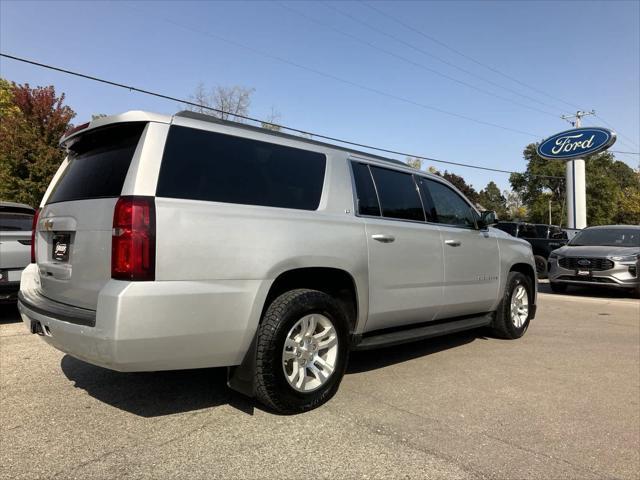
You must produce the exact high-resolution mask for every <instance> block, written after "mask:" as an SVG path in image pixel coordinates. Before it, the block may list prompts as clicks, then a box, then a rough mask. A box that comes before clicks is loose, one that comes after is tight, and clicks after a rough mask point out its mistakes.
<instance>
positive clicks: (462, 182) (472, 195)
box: [429, 167, 480, 205]
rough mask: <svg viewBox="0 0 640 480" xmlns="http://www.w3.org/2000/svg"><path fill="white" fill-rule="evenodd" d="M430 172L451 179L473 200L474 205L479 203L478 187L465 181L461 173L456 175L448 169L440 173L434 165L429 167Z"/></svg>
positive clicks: (454, 184) (455, 185) (450, 180)
mask: <svg viewBox="0 0 640 480" xmlns="http://www.w3.org/2000/svg"><path fill="white" fill-rule="evenodd" d="M429 172H430V173H433V174H435V175H438V176H440V177H442V178H444V179H445V180H447V181H449V182H450V183H452V184H453V186H454V187H456V188H457V189H458V190H460V191H461V192H462V193H463V194H464V196H465V197H467V198H468V199H469V200H471V202H472V203H473V204H474V205H475V204H476V203H479V200H480V199H479V196H478V192H477V191H476V189H475V188H473V185H469V184H468V183H467V182H465V180H464V178H462V177H461V176H460V175H456V174H455V173H450V172H448V171H446V170H445V171H444V173H440V172H439V171H438V170H436V169H435V168H434V167H429Z"/></svg>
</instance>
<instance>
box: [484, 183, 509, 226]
mask: <svg viewBox="0 0 640 480" xmlns="http://www.w3.org/2000/svg"><path fill="white" fill-rule="evenodd" d="M478 203H480V205H482V206H483V207H484V208H485V209H487V210H494V211H495V212H496V213H497V214H498V218H500V219H504V218H506V217H507V199H506V198H505V196H504V195H503V194H502V192H500V189H499V188H498V186H497V185H496V184H495V182H489V183H488V184H487V186H486V187H485V188H484V189H483V190H480V193H479V194H478Z"/></svg>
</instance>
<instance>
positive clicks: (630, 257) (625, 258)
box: [609, 253, 638, 262]
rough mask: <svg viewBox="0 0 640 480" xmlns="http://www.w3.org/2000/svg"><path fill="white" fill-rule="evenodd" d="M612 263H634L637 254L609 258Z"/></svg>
mask: <svg viewBox="0 0 640 480" xmlns="http://www.w3.org/2000/svg"><path fill="white" fill-rule="evenodd" d="M609 258H610V259H611V260H613V261H614V262H635V261H636V260H638V254H637V253H636V254H633V255H615V256H613V257H609Z"/></svg>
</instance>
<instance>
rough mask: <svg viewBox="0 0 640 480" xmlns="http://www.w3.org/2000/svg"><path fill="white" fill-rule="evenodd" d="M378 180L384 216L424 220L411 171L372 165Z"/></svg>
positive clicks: (375, 178) (377, 184)
mask: <svg viewBox="0 0 640 480" xmlns="http://www.w3.org/2000/svg"><path fill="white" fill-rule="evenodd" d="M370 168H371V173H372V174H373V179H374V180H375V182H376V188H377V190H378V196H379V197H380V205H381V207H382V216H384V217H389V218H400V219H403V220H418V221H424V211H423V210H422V202H421V201H420V196H419V195H418V189H417V188H416V184H415V182H414V181H413V176H412V175H411V174H409V173H402V172H398V171H395V170H387V169H386V168H380V167H374V166H370Z"/></svg>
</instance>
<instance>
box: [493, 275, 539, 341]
mask: <svg viewBox="0 0 640 480" xmlns="http://www.w3.org/2000/svg"><path fill="white" fill-rule="evenodd" d="M532 302H533V285H532V284H531V280H530V279H529V278H528V277H527V276H525V275H523V274H522V273H520V272H509V276H508V277H507V285H506V288H505V291H504V296H503V297H502V301H501V302H500V305H499V306H498V311H497V312H496V318H495V319H494V320H493V323H492V325H491V328H492V330H493V333H494V334H495V335H496V336H498V337H500V338H507V339H515V338H520V337H521V336H522V335H524V332H526V331H527V328H529V320H530V319H531V308H530V306H531V304H532Z"/></svg>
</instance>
